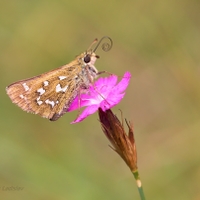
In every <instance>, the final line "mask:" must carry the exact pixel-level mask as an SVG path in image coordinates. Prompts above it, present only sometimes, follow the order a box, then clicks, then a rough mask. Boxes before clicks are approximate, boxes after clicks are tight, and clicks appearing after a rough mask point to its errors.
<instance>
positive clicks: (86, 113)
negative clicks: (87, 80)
mask: <svg viewBox="0 0 200 200" xmlns="http://www.w3.org/2000/svg"><path fill="white" fill-rule="evenodd" d="M98 108H99V105H92V106H88V107H87V108H86V109H85V110H84V111H83V112H82V113H81V114H80V115H79V116H78V117H77V118H76V119H75V120H74V121H73V122H71V124H75V123H77V122H81V121H83V120H84V119H85V118H86V117H88V116H89V115H91V114H93V113H95V112H96V111H97V110H98Z"/></svg>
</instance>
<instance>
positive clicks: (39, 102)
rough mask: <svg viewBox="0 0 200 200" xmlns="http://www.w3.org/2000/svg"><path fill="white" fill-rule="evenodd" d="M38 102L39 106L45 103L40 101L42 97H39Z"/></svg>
mask: <svg viewBox="0 0 200 200" xmlns="http://www.w3.org/2000/svg"><path fill="white" fill-rule="evenodd" d="M36 100H37V104H38V105H39V106H40V105H41V104H42V103H43V101H41V100H40V97H38V98H37V99H36Z"/></svg>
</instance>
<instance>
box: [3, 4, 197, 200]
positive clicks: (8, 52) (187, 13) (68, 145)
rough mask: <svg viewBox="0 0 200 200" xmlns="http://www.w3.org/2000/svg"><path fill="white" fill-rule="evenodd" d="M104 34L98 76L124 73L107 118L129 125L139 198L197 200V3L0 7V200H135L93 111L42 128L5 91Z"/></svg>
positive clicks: (38, 120)
mask: <svg viewBox="0 0 200 200" xmlns="http://www.w3.org/2000/svg"><path fill="white" fill-rule="evenodd" d="M104 35H108V36H110V37H111V38H112V39H113V41H114V46H113V48H112V50H111V51H109V52H107V53H105V52H103V51H102V50H101V49H98V51H97V53H98V54H99V55H100V57H101V59H99V60H98V61H97V62H96V67H97V68H98V70H99V71H101V70H107V71H109V72H112V73H115V74H117V75H119V76H122V75H123V74H124V72H125V71H130V72H131V73H132V79H131V83H130V86H129V88H128V90H127V92H126V96H125V98H124V99H123V101H122V102H121V103H120V104H119V105H118V106H116V107H115V108H114V109H113V112H114V113H116V114H117V115H118V116H120V112H119V109H121V110H122V111H123V114H124V117H126V118H127V119H128V120H131V121H133V122H134V129H135V137H136V145H137V150H138V166H139V172H140V176H141V180H142V183H143V187H144V191H145V195H146V198H147V199H154V200H160V199H162V200H165V199H166V200H167V199H170V200H171V199H181V200H188V199H192V200H198V199H200V185H199V182H200V133H199V131H200V78H199V77H200V2H199V1H197V0H182V1H179V0H168V1H158V0H157V1H156V0H145V1H137V0H136V1H130V0H129V1H122V0H118V1H116V0H115V1H114V0H110V1H105V0H104V1H87V0H86V1H78V0H74V1H64V0H57V1H55V0H54V1H53V0H52V1H47V0H42V1H38V0H35V1H25V0H18V1H9V0H8V1H4V0H2V1H1V2H0V70H1V71H0V83H1V84H0V94H1V115H0V123H1V126H0V127H1V128H0V130H1V133H0V198H1V199H6V200H8V199H12V200H13V199H16V200H18V199H20V200H21V199H30V200H32V199H37V200H38V199H40V200H46V199H48V200H58V199H59V200H64V199H74V200H79V199H104V200H106V199H115V200H121V199H139V195H138V191H137V187H136V183H135V181H134V179H133V176H132V174H131V173H130V171H129V169H128V168H127V166H126V165H125V163H124V162H123V161H122V160H121V159H120V157H119V156H118V155H117V154H116V153H114V152H113V151H112V150H111V149H110V148H109V147H108V144H109V142H108V141H107V139H106V138H105V136H104V135H103V132H102V131H101V128H100V124H99V121H98V115H97V114H94V115H92V116H90V117H89V118H87V119H86V120H85V121H83V122H81V123H79V124H74V125H70V122H71V121H73V120H74V119H75V117H76V115H77V112H73V113H68V114H66V115H64V116H63V117H62V118H61V119H60V120H58V121H56V122H50V121H48V120H47V119H43V118H40V117H39V116H36V115H33V114H27V113H26V112H23V111H22V110H21V109H19V108H18V107H17V106H15V105H14V104H12V103H11V101H10V99H9V98H8V96H7V95H6V92H5V87H6V86H7V85H9V84H10V83H12V82H15V81H17V80H20V79H25V78H29V77H32V76H35V75H38V74H41V73H44V72H46V71H49V70H52V69H54V68H57V67H59V66H61V65H64V64H66V63H68V62H70V61H71V60H73V59H74V57H75V56H76V55H78V54H79V53H81V52H83V51H85V50H86V49H87V48H88V46H89V45H90V44H91V42H92V41H93V40H94V38H101V37H102V36H104ZM12 186H13V187H23V189H22V190H21V191H17V190H14V191H13V190H9V187H12ZM6 188H7V191H6Z"/></svg>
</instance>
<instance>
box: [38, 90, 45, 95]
mask: <svg viewBox="0 0 200 200" xmlns="http://www.w3.org/2000/svg"><path fill="white" fill-rule="evenodd" d="M37 92H39V93H40V95H43V94H44V93H45V90H44V89H43V88H40V89H38V90H37Z"/></svg>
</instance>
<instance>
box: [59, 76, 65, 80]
mask: <svg viewBox="0 0 200 200" xmlns="http://www.w3.org/2000/svg"><path fill="white" fill-rule="evenodd" d="M58 78H59V79H60V80H63V79H66V78H67V77H66V76H59V77H58Z"/></svg>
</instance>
